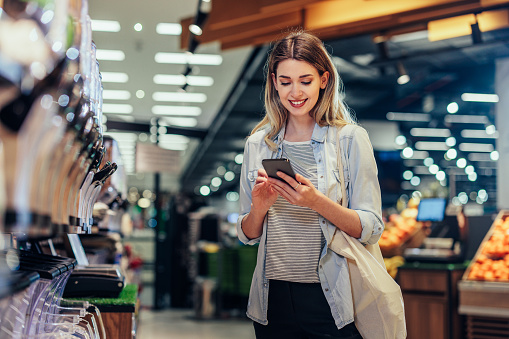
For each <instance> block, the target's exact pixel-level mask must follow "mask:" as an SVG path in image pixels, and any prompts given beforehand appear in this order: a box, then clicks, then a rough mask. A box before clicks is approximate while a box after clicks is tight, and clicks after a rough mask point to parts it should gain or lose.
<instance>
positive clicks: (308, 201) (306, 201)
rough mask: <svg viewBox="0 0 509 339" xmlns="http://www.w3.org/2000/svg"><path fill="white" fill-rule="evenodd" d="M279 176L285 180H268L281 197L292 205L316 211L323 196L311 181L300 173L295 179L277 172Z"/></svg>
mask: <svg viewBox="0 0 509 339" xmlns="http://www.w3.org/2000/svg"><path fill="white" fill-rule="evenodd" d="M277 175H278V176H279V177H281V179H283V180H277V179H273V178H268V181H269V183H270V184H271V185H272V187H273V188H274V190H275V191H276V192H277V193H279V195H280V196H282V197H283V198H285V199H286V200H287V201H288V202H289V203H290V204H293V205H298V206H303V207H309V208H311V209H315V206H316V204H317V202H318V200H319V199H318V198H319V197H320V196H321V195H323V194H322V193H320V192H319V191H318V190H317V189H316V188H315V186H313V184H312V183H311V181H309V180H308V179H307V178H305V177H303V176H302V175H300V174H298V173H296V174H295V179H294V178H292V177H291V176H289V175H287V174H285V173H283V172H277Z"/></svg>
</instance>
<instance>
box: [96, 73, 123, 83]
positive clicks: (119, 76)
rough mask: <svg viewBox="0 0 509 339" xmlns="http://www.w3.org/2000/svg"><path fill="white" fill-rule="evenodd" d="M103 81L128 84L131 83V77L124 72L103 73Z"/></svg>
mask: <svg viewBox="0 0 509 339" xmlns="http://www.w3.org/2000/svg"><path fill="white" fill-rule="evenodd" d="M101 81H102V82H117V83H126V82H128V81H129V76H128V75H127V73H122V72H101Z"/></svg>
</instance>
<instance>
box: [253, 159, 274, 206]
mask: <svg viewBox="0 0 509 339" xmlns="http://www.w3.org/2000/svg"><path fill="white" fill-rule="evenodd" d="M268 178H269V177H268V175H267V172H265V170H264V169H263V168H260V169H259V170H258V177H257V178H256V182H255V185H254V187H253V191H252V192H251V202H252V204H253V208H254V209H256V210H258V211H265V212H267V211H268V210H269V208H270V206H272V205H273V204H274V203H275V202H276V200H277V197H278V193H277V192H276V190H274V188H272V185H271V184H270V183H269V181H268Z"/></svg>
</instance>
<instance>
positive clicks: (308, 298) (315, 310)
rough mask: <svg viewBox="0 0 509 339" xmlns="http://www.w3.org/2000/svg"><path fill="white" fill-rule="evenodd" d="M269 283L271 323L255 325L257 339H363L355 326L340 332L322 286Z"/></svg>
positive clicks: (269, 314)
mask: <svg viewBox="0 0 509 339" xmlns="http://www.w3.org/2000/svg"><path fill="white" fill-rule="evenodd" d="M269 284H270V285H269V305H268V310H267V317H268V321H269V323H268V325H261V324H259V323H257V322H254V323H253V324H254V328H255V334H256V338H257V339H319V338H342V339H343V338H344V339H346V338H351V339H354V338H355V339H362V336H361V335H360V333H359V331H358V330H357V328H356V327H355V324H354V323H351V324H348V325H346V326H345V327H343V328H342V329H340V330H338V328H337V327H336V324H335V323H334V318H333V317H332V313H331V311H330V307H329V304H328V303H327V300H326V299H325V295H324V294H323V291H322V287H321V286H320V284H319V283H316V284H304V283H295V282H288V281H279V280H270V282H269Z"/></svg>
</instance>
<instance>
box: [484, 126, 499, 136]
mask: <svg viewBox="0 0 509 339" xmlns="http://www.w3.org/2000/svg"><path fill="white" fill-rule="evenodd" d="M496 131H497V129H496V128H495V125H489V126H486V133H487V134H495V132H496Z"/></svg>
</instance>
